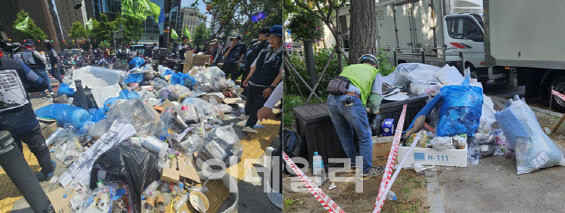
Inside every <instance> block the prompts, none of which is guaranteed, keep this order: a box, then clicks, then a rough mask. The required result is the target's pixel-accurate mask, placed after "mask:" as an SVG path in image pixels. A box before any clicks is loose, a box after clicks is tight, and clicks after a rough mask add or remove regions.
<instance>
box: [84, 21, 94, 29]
mask: <svg viewBox="0 0 565 213" xmlns="http://www.w3.org/2000/svg"><path fill="white" fill-rule="evenodd" d="M92 28H94V27H93V26H92V18H90V19H88V21H87V22H86V29H88V30H92Z"/></svg>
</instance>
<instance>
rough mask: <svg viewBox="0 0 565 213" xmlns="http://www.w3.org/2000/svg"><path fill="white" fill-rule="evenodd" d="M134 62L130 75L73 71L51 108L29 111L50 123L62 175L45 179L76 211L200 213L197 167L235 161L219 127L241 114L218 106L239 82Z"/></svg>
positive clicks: (228, 131) (214, 70)
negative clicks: (58, 188) (171, 212)
mask: <svg viewBox="0 0 565 213" xmlns="http://www.w3.org/2000/svg"><path fill="white" fill-rule="evenodd" d="M141 60H143V59H141ZM141 60H139V59H136V60H135V61H133V62H135V63H133V66H132V69H129V70H113V69H107V68H101V67H90V66H88V67H83V68H80V69H76V70H74V72H73V75H72V78H67V79H65V82H64V84H61V85H60V88H59V91H58V92H59V95H60V96H59V97H57V98H56V99H55V100H54V102H55V103H53V104H50V105H48V106H45V107H42V108H40V109H38V110H36V114H37V116H38V117H40V118H44V119H55V120H56V121H57V124H58V128H57V130H56V131H55V132H54V133H52V134H51V136H50V137H49V138H48V139H47V140H46V141H47V145H48V146H49V147H50V151H51V152H52V156H54V158H55V159H57V160H58V161H60V162H62V163H63V166H65V167H67V169H66V172H65V173H64V174H62V175H61V176H59V177H53V178H52V180H51V183H58V184H60V185H61V186H62V187H63V188H64V189H65V193H64V195H63V197H64V198H67V197H69V198H68V199H69V200H68V203H66V204H65V205H63V207H66V206H70V208H71V210H72V211H73V212H122V211H124V212H125V211H127V212H141V211H144V212H145V211H152V210H153V209H155V210H158V211H159V212H163V211H164V209H165V208H166V207H167V206H169V207H170V206H173V205H174V208H175V209H176V210H177V212H180V211H181V210H184V209H186V208H188V206H191V208H193V209H196V210H197V211H201V212H204V211H206V210H207V209H208V208H209V207H210V203H209V202H208V200H207V198H206V195H204V194H203V193H202V192H204V191H206V190H208V189H207V186H206V184H205V183H206V182H204V181H203V180H204V179H205V178H204V177H201V176H199V173H201V171H202V169H203V168H202V165H203V164H204V162H206V161H208V160H211V159H212V160H216V161H220V162H224V163H225V164H226V165H229V164H228V159H229V158H230V157H232V156H235V157H237V159H240V158H241V154H242V146H241V143H240V139H239V137H238V135H237V134H236V133H235V130H234V127H233V124H231V125H225V124H224V122H225V121H226V120H232V119H242V118H244V116H240V115H241V114H242V112H243V107H242V106H240V105H228V104H224V103H223V100H224V99H225V98H231V99H239V93H240V92H241V91H242V90H241V88H239V86H236V85H235V83H234V82H233V81H231V80H226V79H225V74H224V72H223V71H222V70H221V69H219V68H218V67H209V68H204V67H194V68H193V69H192V70H191V71H190V73H177V72H175V71H173V70H171V69H168V68H166V67H163V66H158V70H153V69H152V67H151V65H143V64H145V63H144V62H142V61H141ZM140 66H141V67H140ZM230 103H231V102H230ZM238 103H241V102H238ZM211 168H212V167H211ZM224 168H225V166H224ZM228 176H229V175H228ZM61 199H63V198H61ZM188 204H190V205H188ZM235 205H237V204H235ZM63 207H61V208H63ZM167 208H168V207H167ZM56 210H61V209H56Z"/></svg>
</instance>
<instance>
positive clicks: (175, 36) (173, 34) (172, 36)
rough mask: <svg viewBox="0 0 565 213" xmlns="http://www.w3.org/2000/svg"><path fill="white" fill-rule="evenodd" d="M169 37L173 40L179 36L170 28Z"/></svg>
mask: <svg viewBox="0 0 565 213" xmlns="http://www.w3.org/2000/svg"><path fill="white" fill-rule="evenodd" d="M171 38H172V39H174V40H177V39H178V38H179V35H177V32H175V29H171Z"/></svg>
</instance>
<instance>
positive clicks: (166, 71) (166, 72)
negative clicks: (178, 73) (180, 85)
mask: <svg viewBox="0 0 565 213" xmlns="http://www.w3.org/2000/svg"><path fill="white" fill-rule="evenodd" d="M174 74H175V71H173V70H170V69H167V70H165V75H174Z"/></svg>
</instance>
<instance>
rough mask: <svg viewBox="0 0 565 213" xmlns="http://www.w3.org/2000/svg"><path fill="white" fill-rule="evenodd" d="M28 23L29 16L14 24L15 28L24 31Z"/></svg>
mask: <svg viewBox="0 0 565 213" xmlns="http://www.w3.org/2000/svg"><path fill="white" fill-rule="evenodd" d="M28 25H29V16H28V17H26V18H25V19H24V20H23V21H22V22H20V23H18V24H16V29H18V30H20V31H24V30H27V27H28Z"/></svg>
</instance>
